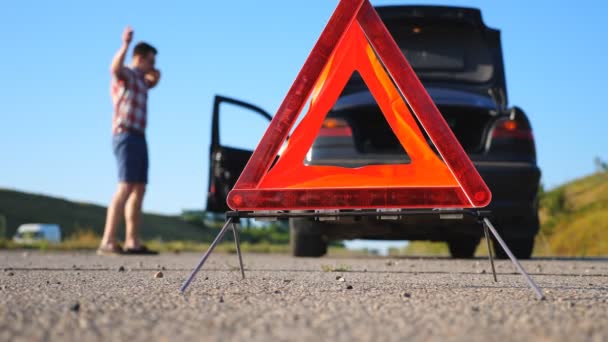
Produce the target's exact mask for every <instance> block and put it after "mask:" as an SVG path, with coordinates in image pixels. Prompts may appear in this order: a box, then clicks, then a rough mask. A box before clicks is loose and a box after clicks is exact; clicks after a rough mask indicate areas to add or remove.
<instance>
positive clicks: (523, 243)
mask: <svg viewBox="0 0 608 342" xmlns="http://www.w3.org/2000/svg"><path fill="white" fill-rule="evenodd" d="M504 240H505V243H506V244H507V246H508V247H509V249H510V250H511V252H512V253H513V255H514V256H515V257H516V258H517V259H530V258H531V257H532V251H533V250H534V237H530V238H524V239H508V240H506V239H504ZM492 245H493V246H494V253H495V254H496V258H497V259H507V258H508V257H509V256H508V255H507V253H506V252H505V251H504V250H503V249H502V247H501V246H500V244H499V243H498V241H496V240H494V239H492Z"/></svg>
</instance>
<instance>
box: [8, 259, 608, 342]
mask: <svg viewBox="0 0 608 342" xmlns="http://www.w3.org/2000/svg"><path fill="white" fill-rule="evenodd" d="M199 257H200V255H199V254H163V255H160V256H154V257H99V256H95V255H93V254H91V253H57V252H48V253H43V252H21V251H14V252H7V251H0V267H2V269H0V340H1V341H19V340H24V341H38V340H62V341H64V340H65V341H89V340H92V341H94V340H106V341H130V342H134V341H178V340H196V341H231V340H247V341H288V340H301V341H326V340H329V341H351V340H362V341H404V340H424V341H427V340H446V339H447V340H456V341H458V340H460V341H471V340H483V341H495V340H505V341H507V340H511V341H524V340H541V341H550V340H551V341H553V340H555V341H598V342H599V341H607V340H608V262H607V259H597V260H531V261H526V262H523V265H524V267H525V268H526V269H527V270H528V271H530V273H531V274H532V276H533V278H534V279H535V280H536V281H537V282H538V283H539V285H540V286H541V287H542V288H543V289H544V291H545V294H546V297H547V298H546V300H544V301H539V300H536V299H535V297H534V294H533V292H532V291H530V289H529V288H528V286H527V285H526V283H525V282H524V280H523V278H521V277H520V276H519V274H517V273H515V268H514V267H513V266H512V265H511V264H510V262H509V261H499V262H498V263H497V271H498V273H499V274H498V280H499V282H498V283H494V282H493V281H492V276H491V271H490V270H491V269H490V267H489V263H488V262H487V260H485V259H475V260H450V259H441V258H439V259H437V258H403V259H397V258H383V257H370V258H320V259H295V258H291V257H289V256H284V255H254V254H245V255H244V260H245V267H246V275H247V279H246V280H241V279H240V274H239V272H238V269H237V265H238V261H237V258H236V255H230V254H214V255H212V256H211V258H210V259H209V261H208V263H207V265H205V267H204V268H203V270H202V271H201V272H200V273H199V275H198V277H197V279H196V280H195V281H194V282H193V283H192V285H191V287H190V289H189V291H188V292H187V294H186V295H185V296H181V295H180V294H179V292H178V288H179V286H180V285H181V283H182V282H183V281H184V279H185V278H186V277H187V275H188V273H189V271H190V269H191V268H192V267H193V266H194V265H195V264H196V262H197V261H198V258H199ZM158 272H162V273H163V276H162V277H160V275H158V274H157V273H158Z"/></svg>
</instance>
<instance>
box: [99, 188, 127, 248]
mask: <svg viewBox="0 0 608 342" xmlns="http://www.w3.org/2000/svg"><path fill="white" fill-rule="evenodd" d="M132 191H133V185H132V184H129V183H124V182H120V183H118V188H117V189H116V193H115V194H114V197H113V198H112V201H111V202H110V205H109V206H108V212H107V216H106V225H105V228H104V232H103V238H102V240H101V245H100V246H99V247H100V248H104V249H114V248H116V246H117V244H116V230H117V228H118V225H119V224H120V220H121V218H122V217H123V213H124V209H125V203H126V202H127V199H128V198H129V195H130V194H131V192H132Z"/></svg>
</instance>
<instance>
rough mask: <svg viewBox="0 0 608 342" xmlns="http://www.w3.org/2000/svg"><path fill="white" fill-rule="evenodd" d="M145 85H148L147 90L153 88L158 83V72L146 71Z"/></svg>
mask: <svg viewBox="0 0 608 342" xmlns="http://www.w3.org/2000/svg"><path fill="white" fill-rule="evenodd" d="M145 79H146V83H147V84H148V88H154V87H156V85H157V84H158V82H159V81H160V70H158V69H152V70H150V71H148V72H147V73H146V75H145Z"/></svg>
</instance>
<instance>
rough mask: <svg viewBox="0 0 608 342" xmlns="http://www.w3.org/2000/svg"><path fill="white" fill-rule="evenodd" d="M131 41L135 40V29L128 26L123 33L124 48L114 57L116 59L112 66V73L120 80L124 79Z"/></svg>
mask: <svg viewBox="0 0 608 342" xmlns="http://www.w3.org/2000/svg"><path fill="white" fill-rule="evenodd" d="M131 40H133V29H131V27H130V26H127V27H126V28H125V30H124V32H123V33H122V46H121V47H120V49H119V50H118V52H116V55H114V59H112V65H110V73H112V75H113V76H114V77H116V78H118V79H124V77H123V76H124V75H123V71H122V70H123V67H124V64H125V56H126V55H127V50H128V49H129V44H131Z"/></svg>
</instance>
